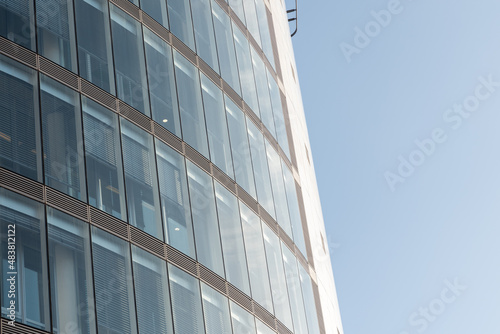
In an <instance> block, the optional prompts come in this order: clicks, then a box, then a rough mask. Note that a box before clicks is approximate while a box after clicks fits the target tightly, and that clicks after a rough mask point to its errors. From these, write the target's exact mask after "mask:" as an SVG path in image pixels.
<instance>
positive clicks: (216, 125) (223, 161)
mask: <svg viewBox="0 0 500 334" xmlns="http://www.w3.org/2000/svg"><path fill="white" fill-rule="evenodd" d="M201 88H202V93H203V106H204V109H205V115H206V120H207V131H208V143H209V147H210V159H211V160H212V162H213V163H214V164H215V165H216V166H217V167H219V168H220V169H221V170H222V171H223V172H224V173H226V174H227V175H229V176H230V177H231V178H234V171H233V159H232V157H231V146H230V144H229V132H228V128H227V121H226V112H225V110H224V98H223V95H222V91H221V90H220V89H219V88H218V87H217V86H216V85H215V84H214V83H213V82H212V81H211V80H210V79H209V78H207V77H206V76H205V75H204V74H202V75H201Z"/></svg>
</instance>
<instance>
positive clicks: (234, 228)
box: [215, 182, 250, 295]
mask: <svg viewBox="0 0 500 334" xmlns="http://www.w3.org/2000/svg"><path fill="white" fill-rule="evenodd" d="M215 196H216V198H217V214H218V216H219V225H220V230H221V238H222V250H223V252H224V265H225V268H226V277H227V280H228V281H229V282H230V283H232V284H233V285H234V286H236V287H237V288H238V289H240V290H241V291H243V292H245V293H246V294H247V295H250V284H249V281H248V269H247V261H246V258H245V245H244V243H243V232H242V230H241V221H240V211H239V208H238V200H237V199H236V196H234V195H233V194H232V193H231V192H230V191H229V190H227V189H226V188H224V187H223V186H221V185H220V184H219V183H217V182H216V183H215Z"/></svg>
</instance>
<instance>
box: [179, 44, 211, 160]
mask: <svg viewBox="0 0 500 334" xmlns="http://www.w3.org/2000/svg"><path fill="white" fill-rule="evenodd" d="M174 64H175V77H176V79H177V92H178V94H179V107H180V109H181V120H182V135H183V138H184V141H185V142H186V143H188V144H189V145H190V146H192V147H193V148H194V149H195V150H197V151H198V152H200V153H201V154H203V155H204V156H205V157H206V158H208V157H209V155H208V141H207V129H206V126H205V116H204V114H203V104H202V100H201V87H200V77H199V76H198V69H197V68H196V67H195V66H194V65H193V64H192V63H191V62H190V61H188V60H187V59H186V58H184V57H183V56H182V55H181V54H180V53H178V52H177V51H174Z"/></svg>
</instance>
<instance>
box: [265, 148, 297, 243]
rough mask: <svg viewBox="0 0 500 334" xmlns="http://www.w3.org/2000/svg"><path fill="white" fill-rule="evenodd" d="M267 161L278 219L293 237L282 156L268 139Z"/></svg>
mask: <svg viewBox="0 0 500 334" xmlns="http://www.w3.org/2000/svg"><path fill="white" fill-rule="evenodd" d="M266 152H267V162H268V164H269V172H270V174H271V183H272V186H273V195H274V203H275V207H276V220H277V222H278V224H280V226H281V227H282V228H283V230H285V232H286V233H287V234H288V236H289V237H290V238H292V237H293V234H292V226H291V224H290V215H289V214H288V203H287V200H286V193H285V183H284V181H283V174H282V172H281V158H280V156H279V155H278V153H277V152H276V151H275V150H274V148H273V147H272V146H271V144H270V143H269V142H268V141H267V139H266Z"/></svg>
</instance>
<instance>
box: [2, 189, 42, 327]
mask: <svg viewBox="0 0 500 334" xmlns="http://www.w3.org/2000/svg"><path fill="white" fill-rule="evenodd" d="M0 228H1V230H0V258H1V259H2V271H1V273H2V282H1V284H0V286H1V296H2V316H3V317H7V318H8V319H9V320H15V321H16V322H20V323H23V324H27V325H30V326H33V327H36V328H41V329H44V330H46V331H49V330H50V312H49V310H50V307H49V299H48V296H49V287H48V284H49V282H48V277H47V276H48V275H47V249H46V245H45V240H46V239H45V237H46V236H45V220H44V210H43V205H42V204H40V203H37V202H35V201H32V200H29V199H27V198H25V197H23V196H20V195H17V194H15V193H12V192H10V191H8V190H5V189H4V188H0ZM9 231H12V232H9ZM13 232H14V233H13ZM12 234H14V235H12ZM12 237H13V238H14V239H12ZM9 238H11V239H9ZM9 243H10V244H11V245H12V243H15V254H13V253H9V251H10V250H12V249H9V248H8V245H9ZM11 248H12V247H11ZM12 272H15V273H17V274H12ZM12 276H14V279H13V280H9V281H8V280H7V279H10V278H11V277H12ZM12 285H14V288H13V289H14V290H15V296H12V295H11V294H12V292H10V291H11V287H12ZM9 294H10V295H11V296H10V297H12V298H10V297H9ZM12 303H14V304H12ZM9 316H10V317H9Z"/></svg>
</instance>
